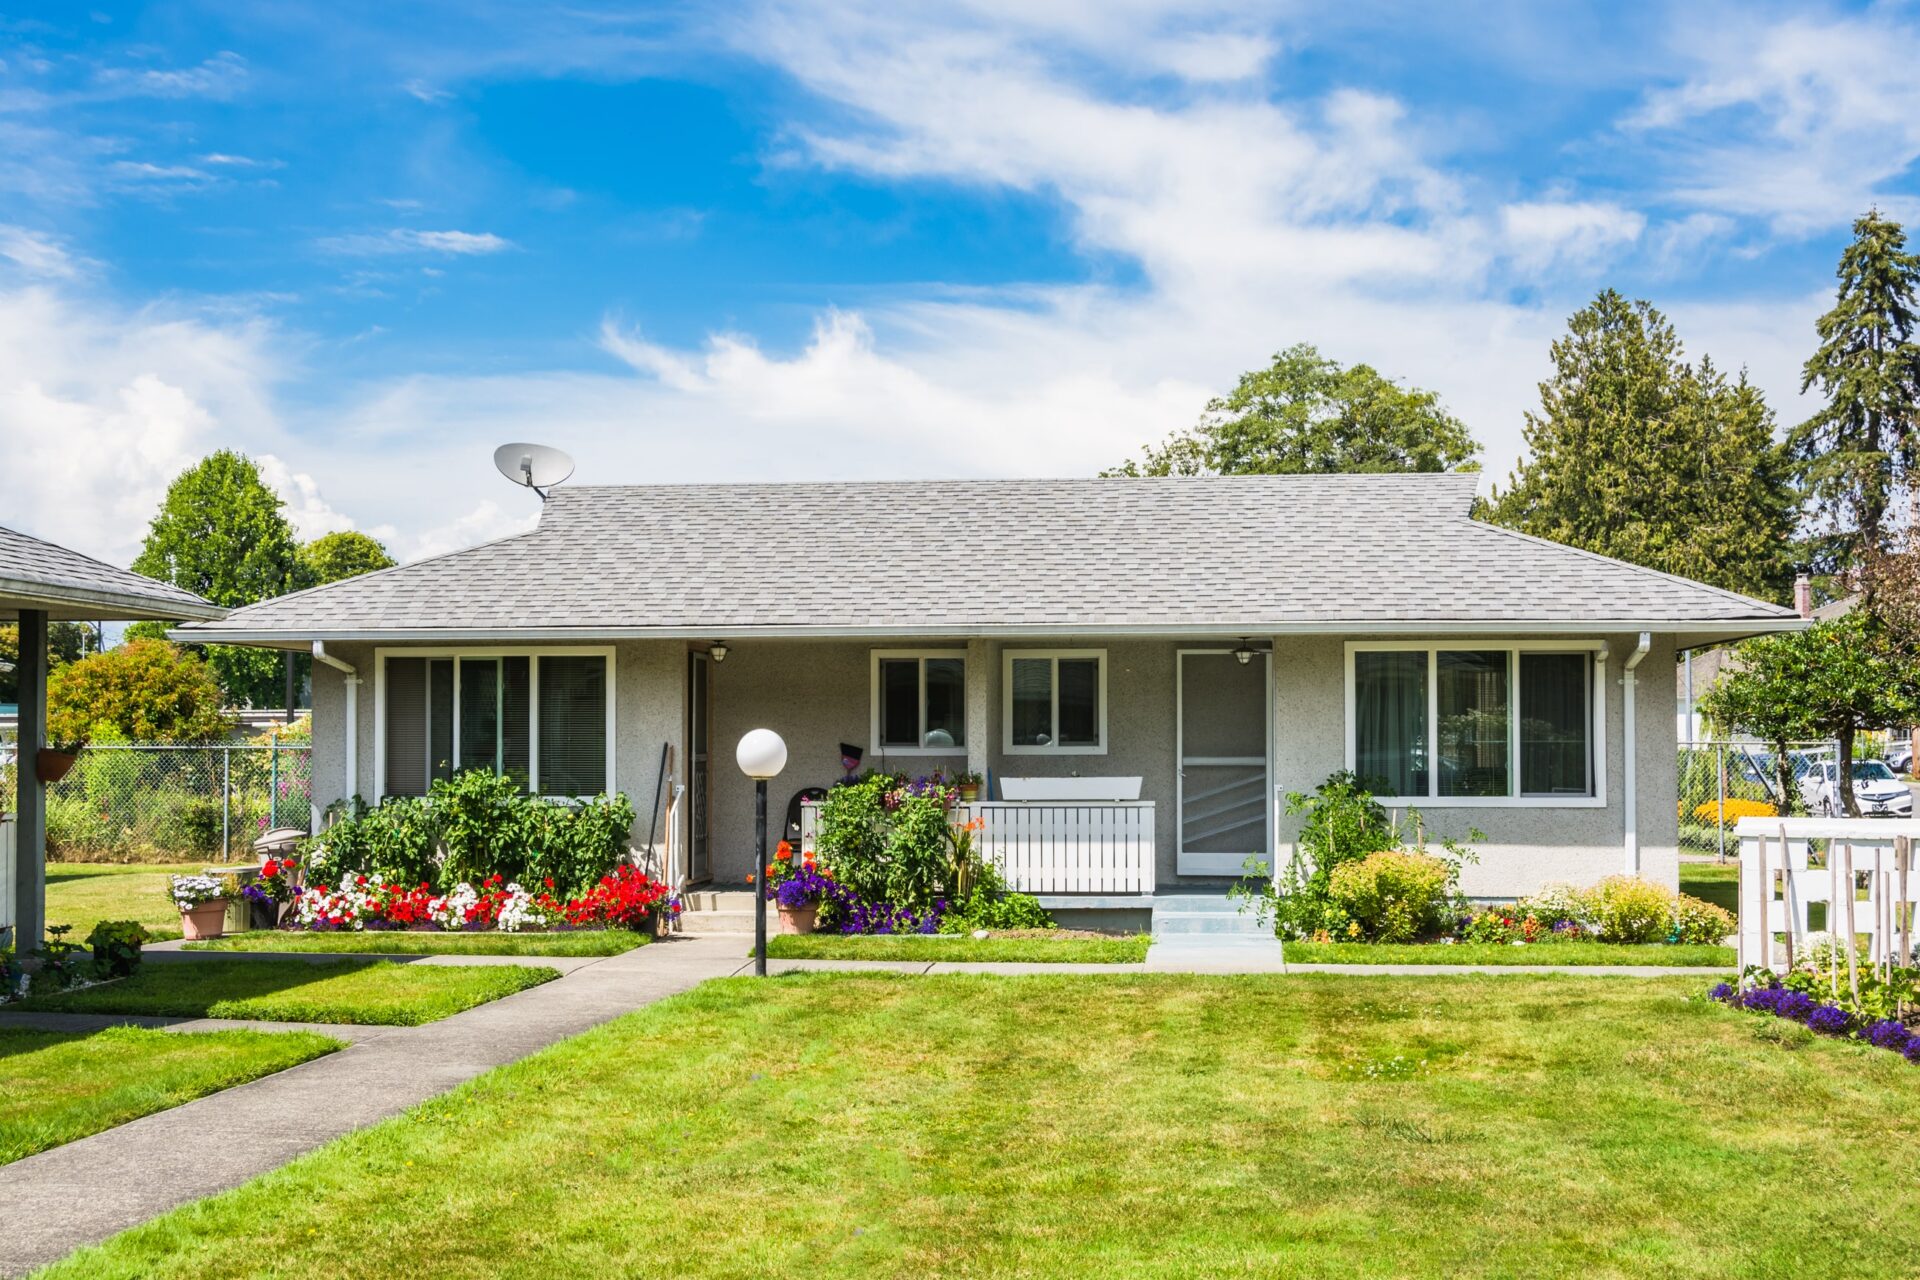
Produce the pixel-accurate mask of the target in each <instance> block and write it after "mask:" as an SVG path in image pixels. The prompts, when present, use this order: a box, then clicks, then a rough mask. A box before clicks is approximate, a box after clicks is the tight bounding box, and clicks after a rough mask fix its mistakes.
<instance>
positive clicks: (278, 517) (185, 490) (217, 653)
mask: <svg viewBox="0 0 1920 1280" xmlns="http://www.w3.org/2000/svg"><path fill="white" fill-rule="evenodd" d="M281 506H282V503H281V501H280V499H279V497H278V496H277V495H275V493H274V492H273V490H271V489H269V488H268V487H267V486H266V484H265V483H264V482H263V481H262V480H261V479H260V469H259V467H257V466H256V465H254V462H253V460H252V459H251V458H247V457H245V456H243V455H241V454H238V453H234V452H233V451H231V450H228V449H222V450H220V451H219V452H217V453H212V454H209V455H207V456H206V457H205V458H202V459H201V460H200V461H199V462H198V463H196V464H195V465H194V466H192V467H189V468H188V469H187V470H185V471H183V472H181V473H180V474H179V475H178V476H176V477H174V480H173V483H172V484H170V485H168V486H167V496H166V498H165V500H164V501H163V502H162V503H161V505H160V510H159V512H158V513H157V514H156V515H155V516H154V517H153V522H152V523H151V524H150V525H149V526H148V528H147V537H146V542H145V544H144V545H143V546H142V547H141V549H140V554H139V556H138V557H137V558H136V559H135V560H134V562H133V569H134V572H136V573H143V574H145V575H146V576H147V577H149V578H158V579H160V580H162V581H164V582H171V583H173V584H174V585H175V586H178V587H184V588H186V589H187V590H188V591H191V592H193V593H194V594H195V595H199V596H203V597H205V598H206V599H208V600H211V601H212V602H213V603H215V604H217V605H224V606H226V607H227V608H235V607H238V606H240V605H244V604H253V603H255V602H256V601H260V600H265V599H267V598H269V597H271V596H277V595H284V594H286V593H287V592H289V591H297V590H299V589H300V588H301V587H304V586H307V585H309V578H308V575H307V568H306V565H305V564H304V563H303V562H302V560H301V558H300V549H299V544H298V543H297V542H296V541H295V539H294V536H293V527H292V526H291V525H289V524H288V523H287V519H286V517H285V516H284V515H282V514H281V510H280V509H281ZM129 634H134V635H145V634H148V632H146V631H130V633H129ZM206 657H207V661H208V662H209V663H210V664H211V665H212V666H213V669H214V672H215V674H216V675H218V676H219V679H220V685H221V687H222V688H224V689H225V690H226V691H227V697H228V699H229V700H230V701H232V702H235V703H245V704H247V705H249V706H259V707H268V706H275V705H277V704H278V703H279V702H280V701H281V698H280V688H281V673H282V663H283V659H282V658H281V656H280V655H279V654H278V653H275V652H272V651H270V650H261V649H244V648H239V647H236V646H232V645H208V646H207V647H206Z"/></svg>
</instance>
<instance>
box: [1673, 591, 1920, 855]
mask: <svg viewBox="0 0 1920 1280" xmlns="http://www.w3.org/2000/svg"><path fill="white" fill-rule="evenodd" d="M1736 657H1737V662H1736V664H1735V665H1734V666H1733V667H1732V668H1731V669H1730V670H1728V671H1727V672H1726V674H1724V675H1722V676H1721V677H1720V679H1719V680H1718V681H1716V682H1715V683H1714V686H1713V688H1711V689H1709V690H1708V691H1707V693H1706V696H1705V697H1704V698H1702V699H1701V705H1702V707H1703V708H1704V710H1705V711H1706V713H1707V715H1708V716H1709V717H1711V718H1712V719H1713V720H1714V722H1715V723H1716V724H1720V725H1723V726H1725V727H1727V728H1730V729H1737V730H1740V731H1742V732H1745V733H1751V734H1753V735H1754V736H1755V737H1757V738H1760V739H1762V740H1764V741H1766V742H1767V743H1769V744H1771V745H1772V747H1773V748H1774V753H1775V758H1776V761H1777V762H1779V761H1781V760H1782V758H1783V757H1784V753H1785V744H1787V743H1789V742H1793V741H1795V740H1797V739H1804V738H1832V739H1834V740H1835V741H1836V742H1837V743H1838V744H1839V749H1840V759H1841V761H1843V762H1844V761H1850V760H1852V759H1853V740H1854V738H1855V736H1856V735H1858V734H1859V733H1860V732H1862V731H1863V730H1867V729H1874V728H1879V727H1880V726H1882V725H1889V724H1910V723H1912V722H1913V720H1914V719H1915V717H1916V716H1917V715H1920V652H1916V650H1915V649H1914V647H1913V646H1912V645H1911V644H1910V643H1908V642H1907V641H1904V640H1902V639H1901V638H1900V637H1898V636H1897V635H1895V634H1894V633H1893V632H1891V631H1889V630H1888V629H1887V628H1886V627H1885V626H1883V625H1882V624H1881V623H1880V621H1879V620H1878V619H1876V618H1875V617H1874V616H1873V615H1872V614H1870V613H1868V612H1867V611H1865V610H1855V611H1854V612H1852V613H1848V614H1846V615H1844V616H1842V617H1839V618H1835V619H1833V620H1831V621H1828V622H1820V623H1816V624H1814V626H1812V627H1811V628H1809V629H1808V630H1806V631H1794V632H1787V633H1785V634H1782V635H1776V636H1762V637H1761V638H1759V639H1756V640H1749V641H1747V642H1746V643H1745V644H1743V645H1741V646H1740V647H1739V649H1738V650H1737V651H1736ZM1839 772H1840V778H1839V784H1840V786H1839V789H1840V799H1841V804H1842V805H1843V807H1844V808H1845V809H1846V812H1847V814H1848V815H1849V816H1851V817H1858V816H1859V806H1858V804H1857V803H1856V802H1855V801H1854V798H1853V775H1852V771H1851V770H1850V769H1845V768H1843V769H1841V770H1840V771H1839ZM1781 782H1782V786H1783V787H1786V788H1789V790H1788V794H1789V796H1790V795H1791V790H1790V787H1791V783H1790V780H1789V779H1788V777H1787V773H1786V771H1785V769H1784V768H1783V769H1782V772H1781Z"/></svg>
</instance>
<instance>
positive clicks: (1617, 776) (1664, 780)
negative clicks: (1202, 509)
mask: <svg viewBox="0 0 1920 1280" xmlns="http://www.w3.org/2000/svg"><path fill="white" fill-rule="evenodd" d="M1605 638H1606V639H1607V640H1608V642H1609V645H1610V649H1611V656H1610V658H1609V660H1608V662H1607V664H1606V717H1607V733H1606V753H1607V792H1608V804H1607V806H1606V807H1605V808H1498V807H1494V808H1485V807H1475V808H1457V807H1454V808H1450V807H1447V806H1445V805H1443V804H1441V803H1438V802H1429V803H1428V804H1426V805H1424V806H1422V810H1423V812H1424V814H1425V815H1426V821H1427V825H1428V828H1429V830H1431V831H1434V832H1438V833H1444V834H1450V835H1464V834H1465V833H1466V831H1467V829H1468V828H1470V827H1471V828H1477V829H1478V830H1480V831H1481V832H1484V833H1485V837H1486V838H1485V839H1484V840H1479V841H1475V842H1474V846H1475V848H1476V849H1477V850H1478V851H1479V853H1480V863H1479V864H1478V865H1477V866H1471V867H1468V868H1467V870H1466V873H1465V876H1464V881H1463V884H1464V888H1465V889H1466V891H1467V892H1468V893H1471V894H1475V895H1479V896H1511V895H1514V894H1519V893H1525V892H1528V891H1530V890H1532V889H1534V888H1536V887H1538V886H1539V885H1541V884H1544V883H1548V882H1551V881H1555V880H1570V881H1574V882H1576V883H1590V882H1591V881H1593V880H1597V879H1599V878H1600V877H1601V876H1604V875H1610V874H1613V873H1615V872H1618V871H1621V870H1624V869H1625V867H1626V854H1625V852H1624V847H1623V823H1622V820H1621V804H1622V798H1623V793H1624V773H1623V763H1624V755H1625V752H1624V746H1623V742H1622V723H1621V708H1622V693H1621V687H1620V684H1621V669H1622V664H1623V663H1624V661H1625V659H1626V656H1627V655H1628V654H1630V653H1631V652H1632V649H1633V645H1634V643H1635V641H1636V640H1637V638H1638V637H1637V636H1633V635H1621V636H1609V637H1605ZM1462 643H1463V645H1464V644H1465V643H1469V642H1462ZM949 647H952V648H965V649H966V650H967V651H968V679H969V686H970V688H969V700H970V702H972V703H974V705H975V707H976V712H977V713H978V712H984V713H985V715H986V717H987V720H988V730H987V734H986V741H985V743H984V744H982V743H981V742H980V741H978V740H976V741H974V742H973V743H970V744H969V747H970V751H971V753H972V755H973V759H974V762H975V765H976V767H978V766H980V765H984V766H986V768H987V769H989V770H991V772H992V773H993V775H994V776H995V777H996V778H997V777H1001V776H1005V775H1008V774H1012V775H1015V776H1022V775H1026V776H1044V777H1055V776H1064V775H1073V774H1080V775H1123V776H1133V775H1138V776H1140V777H1141V778H1142V779H1143V790H1142V797H1143V798H1145V799H1149V800H1153V801H1156V802H1157V804H1158V811H1157V813H1156V829H1157V836H1158V838H1157V858H1156V874H1157V876H1158V877H1159V879H1160V881H1161V882H1162V883H1173V882H1175V881H1176V880H1177V877H1176V875H1175V870H1174V867H1175V844H1176V827H1177V814H1176V813H1175V810H1174V788H1175V777H1174V774H1175V758H1174V752H1175V743H1174V732H1173V716H1174V701H1175V695H1174V689H1175V683H1174V663H1175V654H1176V652H1177V651H1178V650H1179V649H1180V648H1182V647H1186V646H1182V645H1181V644H1179V643H1176V642H1173V641H1141V640H1113V641H1105V642H1103V641H1100V640H1086V641H1076V642H1075V644H1074V646H1073V647H1075V648H1104V649H1105V650H1106V651H1107V661H1108V671H1107V696H1108V718H1107V737H1108V753H1107V754H1106V755H1104V756H1044V755H1040V756H1033V755H1021V756H1008V755H1006V754H1005V753H1004V752H1003V751H1002V750H1001V742H1000V734H1001V727H1000V713H1001V695H1000V679H1001V676H1000V672H1001V665H1002V661H1001V657H1002V653H1003V651H1004V650H1005V649H1007V648H1045V647H1048V646H1047V645H1045V644H1038V643H1036V644H1029V643H1025V642H1000V641H985V640H974V641H972V642H971V643H969V642H966V641H963V640H955V641H950V642H942V641H915V642H910V643H883V644H871V643H867V642H864V641H850V642H841V641H832V642H829V641H819V642H813V641H761V642H752V641H743V642H738V643H735V644H733V645H731V646H730V652H729V654H728V656H727V659H726V661H725V662H723V663H720V664H718V665H717V666H715V667H714V668H713V671H712V675H713V732H712V750H713V836H714V839H713V850H714V873H715V879H716V880H717V881H718V882H719V883H721V884H723V885H725V884H730V883H737V882H739V881H741V880H742V878H743V877H745V876H746V875H747V873H748V871H749V870H750V869H751V867H752V864H753V854H752V837H753V791H752V784H751V783H749V782H748V781H747V780H746V779H745V778H744V777H743V776H742V775H741V774H740V771H739V770H738V769H737V768H736V767H735V766H734V764H733V747H734V744H735V743H736V742H738V741H739V739H740V736H741V735H742V734H743V733H745V732H746V731H747V730H748V729H751V728H757V727H761V726H764V727H767V728H771V729H774V730H776V731H777V732H779V733H780V735H781V736H782V737H784V738H785V739H786V741H787V745H788V753H789V754H788V766H787V771H786V773H785V774H783V775H782V776H781V777H780V778H779V779H777V780H776V781H775V782H774V783H773V785H772V786H771V787H770V789H769V807H770V811H771V818H772V824H773V828H774V831H775V834H774V835H773V836H772V837H770V838H772V839H777V838H778V834H777V833H778V829H779V826H780V824H781V823H782V822H783V821H784V818H785V812H786V805H787V800H788V798H789V797H790V796H791V795H792V794H793V793H794V792H795V791H796V790H798V789H799V788H801V787H804V786H826V785H829V784H831V783H832V782H833V781H834V780H835V779H836V778H837V777H838V776H839V773H840V767H839V743H840V742H842V741H846V742H853V743H859V744H862V745H868V744H869V743H870V739H871V721H870V714H871V713H870V705H869V704H870V699H871V657H870V655H871V651H872V650H873V649H874V648H902V649H905V648H949ZM687 648H688V646H687V645H685V644H684V643H682V642H679V641H664V640H663V641H623V642H620V643H619V644H617V645H616V646H615V674H614V679H615V683H616V690H617V693H616V704H615V705H616V713H615V720H616V733H617V740H616V747H615V785H616V786H617V787H618V788H619V789H620V790H623V791H625V792H626V793H627V795H628V796H629V798H631V800H632V801H633V804H634V807H635V808H636V809H637V810H638V811H639V813H640V815H641V818H640V822H641V825H642V826H644V824H645V822H646V815H647V813H648V810H649V808H650V807H651V805H652V802H653V795H654V788H655V778H656V771H657V769H658V766H659V760H660V746H661V744H662V743H663V742H670V743H672V744H673V746H674V777H675V781H677V782H679V783H685V781H686V767H687V764H686V758H685V752H684V743H683V738H684V732H685V688H686V674H685V663H686V657H685V655H686V652H687ZM330 651H331V652H333V653H334V654H335V655H336V656H337V657H339V658H341V659H343V660H344V661H347V662H350V663H353V664H354V665H355V666H357V667H358V668H359V670H360V674H361V676H362V678H363V679H364V681H365V683H364V684H363V685H362V686H361V693H360V740H359V774H360V777H359V790H360V793H361V794H362V795H364V796H366V797H368V798H369V799H370V798H372V796H373V795H374V793H375V790H376V788H375V780H374V772H373V771H374V767H375V764H374V761H375V752H374V680H373V669H374V652H373V647H372V646H371V645H334V646H330ZM1672 662H1673V649H1672V644H1671V642H1670V638H1668V637H1662V636H1656V637H1655V640H1654V644H1653V648H1652V650H1651V651H1650V652H1649V653H1648V655H1647V658H1646V659H1645V661H1644V662H1643V663H1642V664H1641V667H1640V674H1639V681H1638V690H1637V712H1638V721H1639V735H1638V736H1639V739H1640V742H1639V751H1638V757H1639V765H1640V770H1639V772H1640V779H1639V803H1638V806H1637V807H1638V809H1639V814H1640V823H1639V826H1640V845H1641V854H1640V866H1641V870H1642V873H1643V874H1645V875H1647V876H1649V877H1651V878H1654V879H1657V880H1660V881H1662V882H1664V883H1666V884H1669V885H1672V884H1675V883H1676V882H1677V878H1678V870H1679V859H1678V853H1677V847H1676V846H1677V840H1678V832H1677V821H1676V815H1675V805H1676V803H1677V794H1676V778H1675V770H1674V759H1673V740H1672V735H1673V730H1672V725H1673V722H1674V721H1673V717H1674V714H1675V695H1674V687H1673V681H1672V679H1671V678H1670V676H1671V666H1672ZM983 675H984V676H985V680H984V681H983V680H982V679H981V677H982V676H983ZM1344 682H1345V644H1344V640H1343V638H1341V637H1332V636H1316V637H1284V636H1283V637H1279V638H1277V639H1276V640H1275V641H1274V655H1273V716H1274V734H1273V753H1274V754H1273V761H1274V779H1273V780H1274V783H1275V786H1276V788H1277V789H1278V790H1279V791H1281V792H1285V791H1308V790H1311V789H1312V788H1313V787H1314V786H1315V785H1316V784H1317V783H1319V782H1320V781H1321V780H1323V779H1324V778H1325V777H1326V776H1327V775H1328V774H1329V773H1332V772H1334V771H1336V770H1338V769H1340V768H1342V767H1344V764H1345V743H1346V729H1345V683H1344ZM345 688H346V686H345V681H344V677H343V676H342V675H341V674H340V673H339V672H337V671H334V670H332V669H331V668H328V667H325V666H316V669H315V672H314V690H313V699H314V727H315V733H314V764H313V769H314V791H313V794H314V802H315V805H316V807H317V808H324V807H325V805H326V804H328V803H329V802H330V801H332V800H334V799H337V798H339V797H340V796H342V795H344V794H345V790H344V787H345V759H344V757H345V752H344V738H343V736H342V733H341V726H342V724H343V720H344V715H345V700H346V699H345ZM983 695H986V696H983ZM868 760H869V761H870V762H871V763H873V764H875V765H877V766H878V765H885V766H888V767H896V768H900V769H903V770H905V771H908V772H912V773H922V772H929V771H931V770H933V769H935V768H941V767H944V768H946V769H948V770H954V769H959V768H962V767H965V765H966V764H967V760H968V752H961V751H956V752H955V753H954V755H952V756H912V757H894V758H891V759H884V758H881V757H879V756H877V755H873V754H870V755H869V756H868ZM663 807H664V801H663ZM1280 826H1281V831H1280V835H1281V839H1282V840H1283V841H1289V840H1291V839H1292V838H1293V836H1294V834H1295V831H1296V829H1297V828H1296V826H1295V824H1294V823H1293V822H1292V820H1290V819H1287V818H1285V817H1284V816H1283V817H1282V818H1281V819H1280ZM637 838H638V837H637ZM1289 852H1290V847H1289V846H1288V845H1285V844H1283V845H1282V848H1281V850H1280V854H1281V856H1282V857H1285V856H1287V854H1288V853H1289Z"/></svg>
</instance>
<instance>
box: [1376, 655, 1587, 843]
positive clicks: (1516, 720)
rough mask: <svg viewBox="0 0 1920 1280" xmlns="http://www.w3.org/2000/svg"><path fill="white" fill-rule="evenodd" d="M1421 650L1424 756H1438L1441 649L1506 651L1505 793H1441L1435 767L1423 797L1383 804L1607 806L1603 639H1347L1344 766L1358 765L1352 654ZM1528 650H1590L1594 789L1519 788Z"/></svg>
mask: <svg viewBox="0 0 1920 1280" xmlns="http://www.w3.org/2000/svg"><path fill="white" fill-rule="evenodd" d="M1409 651H1411V652H1424V653H1425V654H1426V655H1427V758H1428V760H1429V761H1431V762H1437V761H1438V760H1439V746H1440V744H1439V733H1440V681H1439V678H1438V673H1437V667H1438V665H1439V658H1438V656H1437V655H1439V654H1440V653H1443V652H1444V653H1505V654H1506V655H1507V709H1508V715H1509V720H1508V732H1507V778H1508V783H1507V785H1508V786H1509V787H1510V788H1512V790H1511V791H1509V793H1508V794H1506V795H1504V796H1443V795H1441V794H1439V791H1440V770H1439V769H1438V768H1434V767H1429V768H1428V770H1427V794H1426V795H1423V796H1376V797H1374V798H1375V799H1376V800H1378V801H1379V802H1380V803H1381V804H1383V805H1388V806H1399V807H1403V808H1404V807H1407V806H1417V807H1419V808H1424V809H1604V808H1606V806H1607V678H1606V677H1607V645H1606V642H1605V641H1602V640H1496V639H1478V638H1474V637H1468V636H1452V637H1448V638H1447V639H1444V640H1385V641H1371V640H1367V641H1361V640H1353V641H1348V642H1347V655H1346V718H1347V724H1346V730H1347V756H1346V759H1347V768H1348V769H1349V770H1352V769H1354V768H1356V767H1357V762H1358V758H1359V728H1360V726H1359V722H1358V717H1357V715H1356V702H1357V698H1358V689H1357V688H1356V685H1355V681H1354V655H1355V654H1359V653H1393V652H1401V653H1405V652H1409ZM1527 653H1589V654H1592V655H1593V668H1592V673H1591V679H1592V681H1593V687H1592V689H1591V690H1590V691H1589V693H1588V701H1587V713H1588V716H1589V723H1588V734H1589V742H1588V751H1589V759H1590V761H1591V764H1592V770H1593V794H1592V795H1585V796H1528V795H1521V794H1519V789H1520V655H1522V654H1527Z"/></svg>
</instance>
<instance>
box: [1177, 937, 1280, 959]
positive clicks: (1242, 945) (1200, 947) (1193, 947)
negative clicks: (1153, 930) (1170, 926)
mask: <svg viewBox="0 0 1920 1280" xmlns="http://www.w3.org/2000/svg"><path fill="white" fill-rule="evenodd" d="M1163 948H1164V949H1165V950H1167V951H1245V952H1249V953H1251V952H1272V953H1274V954H1276V955H1277V954H1279V951H1280V939H1278V938H1276V937H1274V936H1273V935H1272V934H1270V933H1269V934H1261V935H1259V936H1257V937H1256V936H1252V935H1248V934H1242V933H1164V934H1156V935H1154V939H1153V949H1154V950H1155V951H1159V950H1161V949H1163Z"/></svg>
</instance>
